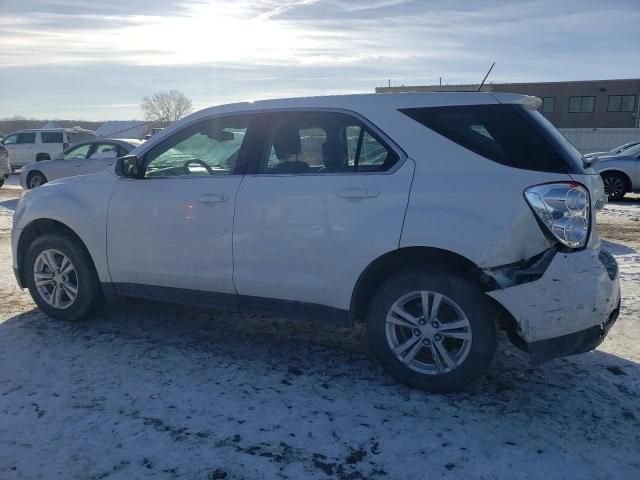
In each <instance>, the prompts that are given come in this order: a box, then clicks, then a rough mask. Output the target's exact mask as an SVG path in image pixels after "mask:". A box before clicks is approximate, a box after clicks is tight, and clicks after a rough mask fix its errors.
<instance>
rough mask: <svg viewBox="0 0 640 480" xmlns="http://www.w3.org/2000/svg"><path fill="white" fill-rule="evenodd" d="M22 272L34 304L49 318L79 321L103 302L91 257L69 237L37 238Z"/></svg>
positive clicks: (79, 244)
mask: <svg viewBox="0 0 640 480" xmlns="http://www.w3.org/2000/svg"><path fill="white" fill-rule="evenodd" d="M24 269H25V270H24V274H25V280H26V284H27V287H28V288H29V293H31V297H32V298H33V301H34V302H35V303H36V305H38V308H40V310H42V311H43V312H44V313H45V314H47V315H49V316H50V317H53V318H58V319H62V320H71V321H74V320H81V319H83V318H84V317H86V316H87V314H88V313H90V312H91V311H92V310H93V309H94V308H95V307H97V306H99V305H100V303H101V301H102V290H101V288H100V283H99V280H98V276H97V274H96V272H95V269H94V267H93V263H92V261H91V258H90V257H89V254H88V252H87V251H86V249H85V248H84V246H83V245H82V244H81V243H80V242H79V241H78V240H76V239H74V238H71V237H70V236H65V235H59V234H46V235H43V236H41V237H39V238H38V239H37V240H35V241H34V242H33V243H32V244H31V245H30V246H29V249H28V250H27V254H26V256H25V260H24Z"/></svg>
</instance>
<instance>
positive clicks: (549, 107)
mask: <svg viewBox="0 0 640 480" xmlns="http://www.w3.org/2000/svg"><path fill="white" fill-rule="evenodd" d="M555 111H556V97H543V98H542V113H553V112H555Z"/></svg>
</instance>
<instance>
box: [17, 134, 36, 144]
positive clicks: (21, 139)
mask: <svg viewBox="0 0 640 480" xmlns="http://www.w3.org/2000/svg"><path fill="white" fill-rule="evenodd" d="M16 143H36V132H27V133H19V134H18V139H17V140H16Z"/></svg>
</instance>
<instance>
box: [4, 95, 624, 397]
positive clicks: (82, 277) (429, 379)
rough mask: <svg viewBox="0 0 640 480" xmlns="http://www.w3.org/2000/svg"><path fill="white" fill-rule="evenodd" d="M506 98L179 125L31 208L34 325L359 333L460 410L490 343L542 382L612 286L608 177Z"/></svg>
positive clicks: (270, 108) (381, 103)
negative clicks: (309, 323) (282, 319)
mask: <svg viewBox="0 0 640 480" xmlns="http://www.w3.org/2000/svg"><path fill="white" fill-rule="evenodd" d="M539 104H540V100H538V99H536V98H534V97H527V96H523V95H515V94H501V93H495V92H492V93H426V94H408V93H407V94H384V95H351V96H335V97H315V98H297V99H288V100H268V101H263V102H253V103H242V104H234V105H226V106H221V107H216V108H211V109H207V110H203V111H201V112H198V113H195V114H193V115H191V116H189V117H186V118H184V119H182V120H180V121H179V122H177V123H176V124H174V125H172V126H171V127H168V128H167V129H165V130H164V131H163V132H162V133H161V134H158V135H157V136H154V137H152V138H151V139H150V140H149V141H148V142H146V143H145V144H143V145H141V146H140V147H139V148H138V149H136V150H135V151H134V154H130V155H127V156H124V157H120V158H119V159H118V160H117V161H116V165H115V168H113V169H106V170H103V171H102V172H99V173H96V174H93V175H86V176H83V177H72V178H66V179H62V180H58V181H57V182H53V183H50V184H47V185H44V186H43V187H42V188H38V189H35V190H31V191H28V192H27V193H26V194H25V195H24V196H23V197H22V199H21V200H20V202H19V204H18V206H17V208H16V211H15V215H14V217H13V230H12V247H13V265H14V268H15V272H16V278H17V279H18V282H19V284H20V286H21V287H23V288H24V287H28V288H29V291H30V293H31V295H32V297H33V299H34V301H35V303H36V304H37V305H38V307H39V308H40V309H41V310H42V311H43V312H45V313H46V314H48V315H50V316H52V317H55V318H60V319H67V320H79V319H82V318H86V317H87V316H88V315H89V314H90V313H91V312H92V311H93V309H95V308H96V307H97V306H98V305H99V304H100V302H101V299H102V298H103V296H104V295H112V294H119V295H124V296H131V297H142V298H148V299H157V300H164V301H175V302H187V303H196V304H207V305H215V306H222V307H225V306H226V307H231V308H242V309H257V310H258V311H260V312H264V311H266V310H268V311H272V312H278V313H284V314H288V315H291V316H294V317H297V318H300V319H312V318H316V319H320V320H322V321H324V322H334V323H335V322H337V323H340V324H347V325H350V324H354V323H361V322H366V323H367V331H368V335H369V339H370V344H371V347H372V350H373V352H374V353H375V354H376V356H377V357H378V359H379V360H380V362H381V364H382V365H383V367H384V368H385V369H386V370H387V372H389V373H390V374H391V375H392V376H393V377H395V378H396V379H397V380H399V381H402V382H405V383H407V384H409V385H412V386H416V387H419V388H424V389H427V390H433V391H452V390H457V389H460V388H462V387H464V386H466V385H467V384H469V383H470V382H472V381H473V380H474V379H476V378H477V377H478V376H480V375H481V374H482V373H483V372H485V371H486V370H487V369H488V367H489V364H490V363H491V360H492V358H493V357H494V353H495V351H496V345H497V330H498V328H501V329H504V330H506V331H507V332H508V333H509V338H511V339H512V341H513V342H514V343H515V344H516V345H517V346H519V347H521V348H523V349H525V350H526V351H527V352H528V353H529V355H530V358H531V360H532V361H533V362H535V363H539V362H543V361H546V360H549V359H551V358H555V357H559V356H564V355H571V354H576V353H581V352H585V351H588V350H592V349H594V348H595V347H596V346H597V345H599V344H600V342H602V340H603V338H604V336H605V335H606V334H607V332H608V330H609V328H610V327H611V325H612V324H613V323H614V322H615V320H616V318H617V316H618V312H619V308H620V284H619V275H618V269H617V264H616V261H615V259H614V258H613V256H611V255H610V254H609V253H607V252H605V251H601V250H600V239H599V236H598V228H597V224H596V210H598V209H600V208H602V207H603V206H604V204H605V197H604V189H603V185H602V181H601V179H600V177H599V176H598V175H597V174H596V172H595V171H594V170H593V169H591V168H586V167H585V165H584V163H583V159H582V157H581V155H580V154H579V153H578V152H577V151H576V150H575V149H574V148H573V147H572V146H571V144H569V143H568V142H567V140H566V139H564V137H563V136H562V135H560V133H559V132H558V131H557V130H556V129H555V128H554V127H553V126H552V125H551V124H550V123H549V122H548V121H547V120H545V118H544V117H543V116H542V115H541V114H540V113H539V112H538V111H537V110H536V108H537V107H539Z"/></svg>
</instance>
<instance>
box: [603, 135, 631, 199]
mask: <svg viewBox="0 0 640 480" xmlns="http://www.w3.org/2000/svg"><path fill="white" fill-rule="evenodd" d="M597 159H598V160H597V162H596V163H595V165H594V168H595V169H596V171H597V172H598V173H599V174H600V176H601V177H602V181H603V182H604V189H605V192H606V193H607V196H608V197H609V200H620V199H621V198H622V197H624V196H625V194H627V193H631V192H638V191H640V144H638V145H635V146H633V147H631V148H627V149H625V150H624V151H623V152H622V153H618V154H616V155H602V156H600V157H597Z"/></svg>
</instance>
